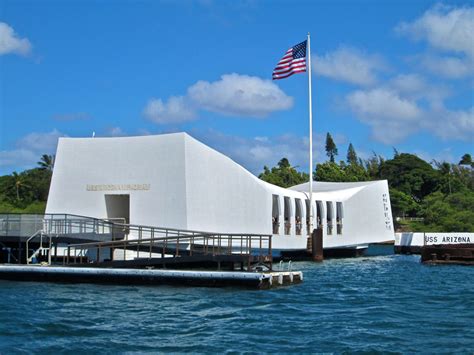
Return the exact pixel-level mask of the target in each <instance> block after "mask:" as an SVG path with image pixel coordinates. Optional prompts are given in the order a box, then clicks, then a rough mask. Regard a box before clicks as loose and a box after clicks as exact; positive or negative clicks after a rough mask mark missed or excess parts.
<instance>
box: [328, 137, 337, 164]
mask: <svg viewBox="0 0 474 355" xmlns="http://www.w3.org/2000/svg"><path fill="white" fill-rule="evenodd" d="M326 155H327V156H328V157H329V161H330V162H331V163H334V160H335V157H336V155H337V147H336V143H334V140H333V139H332V137H331V134H330V133H329V132H328V133H327V134H326Z"/></svg>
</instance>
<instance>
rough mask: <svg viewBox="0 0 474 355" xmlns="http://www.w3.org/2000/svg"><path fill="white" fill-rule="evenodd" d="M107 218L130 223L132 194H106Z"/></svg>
mask: <svg viewBox="0 0 474 355" xmlns="http://www.w3.org/2000/svg"><path fill="white" fill-rule="evenodd" d="M105 208H106V211H107V218H108V219H110V220H112V221H113V222H117V223H125V224H129V223H130V195H128V194H127V195H105Z"/></svg>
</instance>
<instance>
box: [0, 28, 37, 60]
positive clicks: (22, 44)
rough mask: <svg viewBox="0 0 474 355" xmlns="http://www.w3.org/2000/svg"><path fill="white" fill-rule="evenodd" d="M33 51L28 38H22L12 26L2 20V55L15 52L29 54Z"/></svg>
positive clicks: (0, 42) (0, 30)
mask: <svg viewBox="0 0 474 355" xmlns="http://www.w3.org/2000/svg"><path fill="white" fill-rule="evenodd" d="M30 51H31V43H30V41H29V40H28V39H27V38H20V37H18V35H17V34H16V33H15V31H14V30H13V28H12V27H10V26H9V25H8V24H6V23H5V22H0V55H4V54H9V53H15V54H20V55H27V54H28V53H30Z"/></svg>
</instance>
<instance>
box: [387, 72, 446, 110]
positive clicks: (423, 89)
mask: <svg viewBox="0 0 474 355" xmlns="http://www.w3.org/2000/svg"><path fill="white" fill-rule="evenodd" d="M385 87H387V88H388V89H390V90H394V91H395V92H398V93H400V95H404V96H407V97H410V98H411V99H413V100H418V99H427V100H428V101H430V102H432V103H434V102H439V101H442V100H443V99H444V98H446V97H448V96H449V95H450V94H451V90H450V89H449V88H447V87H446V86H444V85H434V84H431V83H429V82H428V81H426V79H425V78H424V77H423V76H421V75H419V74H399V75H397V76H395V77H394V78H392V79H390V80H389V81H388V82H387V84H386V85H385Z"/></svg>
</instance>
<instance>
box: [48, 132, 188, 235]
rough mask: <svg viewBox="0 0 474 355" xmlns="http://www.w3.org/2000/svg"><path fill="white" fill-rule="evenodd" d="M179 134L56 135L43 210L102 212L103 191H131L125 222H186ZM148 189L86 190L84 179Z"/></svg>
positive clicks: (92, 214)
mask: <svg viewBox="0 0 474 355" xmlns="http://www.w3.org/2000/svg"><path fill="white" fill-rule="evenodd" d="M184 136H185V135H184V134H181V133H179V134H169V135H162V136H144V137H122V138H60V139H59V143H58V149H57V153H56V162H55V168H54V172H53V178H52V181H51V188H50V194H49V198H48V203H47V206H46V212H47V213H71V214H78V215H83V216H90V217H97V218H106V217H107V211H106V205H105V195H106V194H129V195H130V223H131V224H144V225H155V226H167V227H174V228H187V220H186V184H185V170H184V163H185V160H184ZM108 184H110V185H117V184H149V185H150V188H149V190H115V191H87V185H108Z"/></svg>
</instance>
